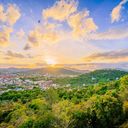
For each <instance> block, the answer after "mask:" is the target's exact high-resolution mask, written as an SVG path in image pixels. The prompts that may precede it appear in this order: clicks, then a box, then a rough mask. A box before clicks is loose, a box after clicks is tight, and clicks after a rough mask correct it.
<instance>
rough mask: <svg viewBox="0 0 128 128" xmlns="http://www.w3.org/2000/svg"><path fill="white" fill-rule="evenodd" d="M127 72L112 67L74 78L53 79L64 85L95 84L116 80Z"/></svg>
mask: <svg viewBox="0 0 128 128" xmlns="http://www.w3.org/2000/svg"><path fill="white" fill-rule="evenodd" d="M126 74H128V72H125V71H121V70H114V69H104V70H95V71H92V72H89V73H86V74H82V75H79V76H77V77H74V78H68V77H67V78H56V79H53V81H54V82H55V83H57V84H61V85H66V84H71V85H83V84H86V85H88V84H97V83H103V82H109V81H112V80H117V79H119V78H120V77H122V76H124V75H126Z"/></svg>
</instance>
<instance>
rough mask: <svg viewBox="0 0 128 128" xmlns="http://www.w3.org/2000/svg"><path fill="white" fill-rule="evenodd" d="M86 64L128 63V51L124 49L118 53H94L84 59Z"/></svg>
mask: <svg viewBox="0 0 128 128" xmlns="http://www.w3.org/2000/svg"><path fill="white" fill-rule="evenodd" d="M84 60H85V61H86V62H99V61H102V62H104V61H110V62H114V61H115V62H128V49H122V50H117V51H109V52H102V53H94V54H92V55H90V56H87V57H85V58H84Z"/></svg>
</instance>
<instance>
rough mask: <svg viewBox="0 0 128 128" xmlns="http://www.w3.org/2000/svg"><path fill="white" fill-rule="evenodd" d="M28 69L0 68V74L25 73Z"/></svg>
mask: <svg viewBox="0 0 128 128" xmlns="http://www.w3.org/2000/svg"><path fill="white" fill-rule="evenodd" d="M29 70H30V69H28V68H13V67H11V68H0V73H1V74H2V73H17V72H25V71H29Z"/></svg>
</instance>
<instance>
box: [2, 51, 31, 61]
mask: <svg viewBox="0 0 128 128" xmlns="http://www.w3.org/2000/svg"><path fill="white" fill-rule="evenodd" d="M5 55H6V56H7V57H11V58H19V59H23V58H32V56H30V55H29V54H27V55H23V54H21V53H17V52H12V51H10V50H8V51H7V52H6V53H5Z"/></svg>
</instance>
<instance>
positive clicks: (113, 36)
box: [86, 27, 128, 40]
mask: <svg viewBox="0 0 128 128" xmlns="http://www.w3.org/2000/svg"><path fill="white" fill-rule="evenodd" d="M126 38H127V39H128V27H125V28H124V27H122V28H118V29H117V28H113V29H109V30H107V31H105V32H101V33H98V32H97V33H93V34H90V35H87V36H86V39H87V40H118V39H126Z"/></svg>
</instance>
